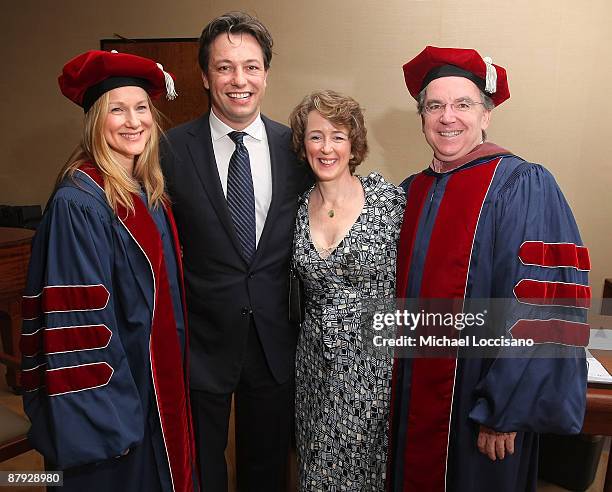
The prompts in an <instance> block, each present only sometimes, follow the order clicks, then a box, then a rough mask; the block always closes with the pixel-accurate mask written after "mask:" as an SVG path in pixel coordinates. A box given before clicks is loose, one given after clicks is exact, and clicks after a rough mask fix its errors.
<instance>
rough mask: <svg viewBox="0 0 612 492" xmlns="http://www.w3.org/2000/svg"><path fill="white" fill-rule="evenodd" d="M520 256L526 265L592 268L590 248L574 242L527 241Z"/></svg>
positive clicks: (586, 269) (579, 268)
mask: <svg viewBox="0 0 612 492" xmlns="http://www.w3.org/2000/svg"><path fill="white" fill-rule="evenodd" d="M519 258H520V260H521V262H523V264H525V265H535V266H542V267H549V268H555V267H564V268H576V269H578V270H585V271H588V270H590V269H591V260H590V258H589V250H588V249H587V248H586V246H578V245H576V244H574V243H545V242H542V241H525V242H524V243H523V244H522V245H521V248H520V250H519Z"/></svg>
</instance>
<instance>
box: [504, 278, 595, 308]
mask: <svg viewBox="0 0 612 492" xmlns="http://www.w3.org/2000/svg"><path fill="white" fill-rule="evenodd" d="M514 295H515V296H516V298H517V299H518V300H519V301H520V302H523V303H526V304H535V305H541V306H568V307H578V308H589V307H590V306H591V288H590V287H589V286H588V285H581V284H573V283H564V282H546V281H543V280H534V279H522V280H521V281H520V282H519V283H518V284H516V285H515V286H514Z"/></svg>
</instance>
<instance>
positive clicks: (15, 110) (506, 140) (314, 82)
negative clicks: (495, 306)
mask: <svg viewBox="0 0 612 492" xmlns="http://www.w3.org/2000/svg"><path fill="white" fill-rule="evenodd" d="M94 5H95V6H96V7H95V8H94ZM101 5H104V6H105V8H101V7H100V6H101ZM231 9H243V10H248V11H250V12H252V13H255V14H257V15H258V16H259V17H260V18H261V19H262V20H263V21H264V22H265V23H266V24H267V25H268V27H269V28H270V30H271V31H272V33H273V35H274V38H275V41H276V49H275V56H274V59H273V61H272V72H271V74H270V78H269V82H268V94H267V96H266V100H265V104H264V111H265V112H266V113H267V114H268V115H269V116H271V117H273V118H275V119H277V120H280V121H283V122H285V121H286V120H287V115H288V113H289V111H290V110H291V108H292V107H293V106H294V105H295V104H296V103H297V102H298V101H299V99H300V98H301V97H302V96H303V95H304V94H306V93H307V92H309V91H311V90H313V89H318V88H332V89H336V90H340V91H342V92H345V93H347V94H350V95H352V96H353V97H355V98H356V99H357V100H358V101H359V102H360V103H361V104H362V105H363V106H364V107H365V108H366V110H367V112H366V117H367V123H368V129H369V135H370V145H371V153H370V157H369V159H368V161H367V162H366V163H365V164H364V166H363V168H365V169H362V170H361V172H365V170H368V169H379V170H381V171H382V172H383V173H384V174H385V175H386V176H388V177H389V178H390V179H391V180H393V181H395V182H399V181H400V180H401V179H402V178H403V177H405V176H406V175H408V174H409V173H412V172H414V171H416V170H419V169H421V168H423V167H424V165H425V164H426V162H427V160H428V158H429V157H430V151H429V148H428V147H427V146H426V144H425V142H424V140H423V138H422V134H421V133H420V124H419V119H418V118H417V116H416V115H415V107H414V102H413V100H412V99H411V98H410V97H409V95H408V93H407V91H406V89H405V87H404V84H403V78H402V72H401V65H402V64H403V63H404V62H405V61H407V60H408V59H410V58H411V57H412V56H414V55H415V54H416V53H417V52H419V51H420V50H421V49H422V48H423V47H424V46H425V45H426V44H433V45H437V46H460V47H473V48H476V49H478V50H479V51H480V52H481V54H483V55H491V56H492V57H493V60H494V62H496V63H499V64H500V65H503V66H505V67H507V68H508V71H509V80H510V91H511V94H512V98H511V99H510V100H509V101H507V102H506V103H504V104H503V105H502V106H501V107H500V108H499V109H497V110H495V111H494V117H493V123H492V127H491V129H490V131H489V137H490V139H491V140H493V141H495V142H496V143H498V144H500V145H502V146H505V147H507V148H510V149H511V150H513V151H514V152H516V153H517V154H519V155H521V156H523V157H525V158H527V159H529V160H532V161H535V162H540V163H543V164H545V165H546V166H547V167H548V168H549V169H551V170H552V172H553V173H554V174H555V176H556V177H557V179H558V181H559V183H560V185H561V187H562V189H563V190H564V191H565V194H566V196H567V198H568V201H569V202H570V204H571V205H572V208H573V209H574V212H575V214H576V218H577V220H578V223H579V225H580V228H581V231H582V235H583V239H584V241H585V242H586V243H587V244H588V245H589V246H590V248H591V254H592V261H593V272H592V276H591V282H592V285H593V288H594V295H596V296H598V295H600V294H601V286H602V279H603V278H604V277H605V276H608V277H612V259H611V258H610V255H609V254H608V251H609V250H610V248H611V247H612V233H611V229H612V228H611V225H612V224H611V222H612V220H611V217H612V200H610V198H609V195H610V192H611V191H612V173H611V172H610V166H609V163H608V161H609V158H608V154H609V153H610V152H609V149H608V148H607V147H603V146H602V144H603V143H605V142H606V141H607V138H609V137H605V135H607V134H608V133H609V127H610V124H609V122H608V121H607V120H608V118H609V117H612V97H610V95H609V93H608V91H607V90H605V89H607V88H608V87H610V85H611V84H612V28H611V27H610V26H611V24H612V2H609V1H608V0H589V1H587V2H580V1H576V0H571V1H570V0H536V1H534V0H529V1H526V0H519V1H513V2H508V1H499V0H498V1H495V0H489V1H469V0H467V1H466V0H464V1H459V0H437V1H434V0H420V1H419V0H413V1H409V0H384V1H383V0H378V1H367V0H366V1H358V0H336V1H334V2H330V1H328V0H310V1H307V2H302V1H286V2H282V1H280V0H245V1H242V2H239V1H232V0H226V1H216V0H209V1H196V0H187V1H177V2H168V1H167V0H166V1H163V2H162V1H160V0H147V1H143V0H132V1H131V2H124V1H121V2H119V1H117V0H106V1H105V2H103V3H100V2H94V1H91V0H90V1H83V0H78V1H77V0H58V1H55V2H50V1H43V0H20V1H19V2H7V3H6V4H5V5H3V19H2V20H1V21H0V28H1V31H0V32H2V36H3V42H2V44H1V46H0V64H2V70H1V73H2V76H1V77H0V101H1V102H2V113H3V117H2V118H1V119H0V143H1V144H0V148H1V149H2V151H3V152H2V157H1V160H0V203H13V204H22V203H44V202H45V200H46V198H47V196H48V194H49V192H50V190H51V186H52V182H53V180H54V178H55V175H56V173H57V171H58V169H59V168H60V166H61V165H62V163H63V162H64V161H65V159H66V157H67V155H68V154H69V153H70V151H71V150H72V148H73V146H74V145H75V143H76V142H77V140H78V138H79V128H80V121H81V113H80V110H79V109H78V108H77V107H76V106H74V105H72V104H70V103H68V101H67V100H65V99H64V98H63V97H62V96H61V95H60V94H59V91H58V89H57V82H56V77H57V75H58V73H59V70H60V68H61V66H62V65H63V63H64V62H65V61H66V60H67V59H69V58H70V57H72V56H74V55H76V54H78V53H79V52H81V51H84V50H87V49H93V48H97V47H98V46H99V44H98V43H99V40H100V39H102V38H109V37H112V36H113V34H114V33H118V34H121V35H123V36H126V37H131V38H141V37H159V38H162V37H193V36H197V35H199V32H200V30H201V28H202V26H203V25H204V24H205V23H206V22H207V21H208V20H209V19H210V18H212V17H214V16H215V15H218V14H220V13H223V12H224V11H226V10H231ZM168 68H169V69H170V70H171V69H172V67H168Z"/></svg>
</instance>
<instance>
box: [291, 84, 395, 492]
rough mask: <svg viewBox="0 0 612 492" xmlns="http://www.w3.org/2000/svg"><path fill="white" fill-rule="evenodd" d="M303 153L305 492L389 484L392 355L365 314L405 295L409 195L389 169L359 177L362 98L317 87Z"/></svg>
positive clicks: (299, 222) (299, 231)
mask: <svg viewBox="0 0 612 492" xmlns="http://www.w3.org/2000/svg"><path fill="white" fill-rule="evenodd" d="M290 120H291V127H292V129H293V145H294V149H295V151H296V153H297V154H298V156H299V157H300V158H301V160H303V161H307V162H308V164H309V165H310V167H311V169H312V171H313V173H314V176H315V180H316V182H315V185H314V186H313V187H312V188H311V189H310V190H309V191H308V192H306V193H305V195H304V196H303V198H302V200H301V203H300V206H299V209H298V214H297V218H296V229H295V238H294V253H293V263H294V267H295V269H296V270H297V272H298V273H299V275H300V276H301V278H302V280H303V281H304V290H305V305H306V313H305V318H304V322H303V324H302V327H301V333H300V337H299V340H298V348H297V355H296V437H297V449H298V462H299V463H298V466H299V488H300V490H302V491H309V492H310V491H317V490H330V491H345V490H346V491H360V492H363V491H381V490H384V482H385V468H386V457H387V429H388V423H387V419H388V414H389V397H390V383H391V363H392V360H391V357H390V356H389V355H387V354H385V353H383V352H377V351H376V350H373V349H372V341H371V337H370V338H369V339H368V337H366V336H362V332H361V328H360V320H361V318H362V315H363V309H364V307H365V306H364V305H365V304H366V303H367V302H368V301H373V300H381V299H391V298H394V296H395V260H396V241H397V238H398V236H399V229H400V226H401V222H402V216H403V210H404V203H405V197H404V193H403V191H402V190H401V189H400V188H397V187H396V186H394V185H392V184H390V183H387V182H386V181H385V180H384V179H383V177H382V176H381V175H380V174H377V173H372V174H370V175H369V176H367V177H361V176H357V175H355V174H354V172H355V168H356V167H357V166H358V165H359V164H360V163H361V162H362V161H363V159H364V157H365V156H366V154H367V150H368V145H367V140H366V128H365V124H364V120H363V114H362V111H361V108H360V107H359V104H358V103H357V102H356V101H355V100H353V99H352V98H350V97H346V96H343V95H341V94H338V93H336V92H333V91H321V92H315V93H313V94H311V95H309V96H307V97H306V98H304V100H303V101H302V102H301V103H300V104H299V105H298V106H297V107H296V108H295V109H294V110H293V112H292V114H291V117H290Z"/></svg>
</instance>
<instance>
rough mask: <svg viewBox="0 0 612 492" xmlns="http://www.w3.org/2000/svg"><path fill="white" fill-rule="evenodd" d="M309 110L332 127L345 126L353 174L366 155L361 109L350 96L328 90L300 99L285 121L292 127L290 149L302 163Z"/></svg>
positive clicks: (365, 136) (366, 147) (365, 132)
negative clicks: (349, 144)
mask: <svg viewBox="0 0 612 492" xmlns="http://www.w3.org/2000/svg"><path fill="white" fill-rule="evenodd" d="M311 111H317V112H318V113H319V114H320V115H321V116H323V118H325V119H326V120H328V121H330V122H331V123H332V124H334V125H335V126H344V127H345V128H348V130H349V140H350V142H351V154H352V157H351V158H350V160H349V169H350V171H351V174H353V173H354V172H355V168H356V167H357V166H358V165H359V164H361V163H362V162H363V160H364V159H365V157H366V155H367V154H368V139H367V133H368V130H367V129H366V126H365V122H364V119H363V109H362V108H361V107H360V106H359V103H358V102H357V101H355V100H354V99H353V98H352V97H349V96H344V95H342V94H339V93H338V92H335V91H331V90H324V91H316V92H313V93H312V94H309V95H308V96H306V97H305V98H304V99H302V102H300V104H298V105H297V106H296V107H295V108H294V109H293V111H292V112H291V116H289V124H290V125H291V129H292V130H293V141H292V143H293V150H294V151H295V153H296V154H297V156H298V158H299V159H300V160H301V161H303V162H306V149H305V147H304V137H305V134H306V125H307V123H308V115H309V114H310V112H311Z"/></svg>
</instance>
